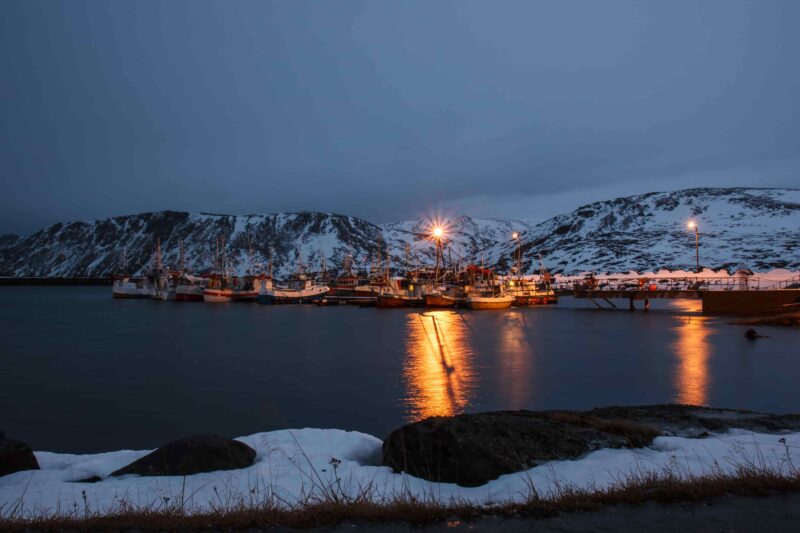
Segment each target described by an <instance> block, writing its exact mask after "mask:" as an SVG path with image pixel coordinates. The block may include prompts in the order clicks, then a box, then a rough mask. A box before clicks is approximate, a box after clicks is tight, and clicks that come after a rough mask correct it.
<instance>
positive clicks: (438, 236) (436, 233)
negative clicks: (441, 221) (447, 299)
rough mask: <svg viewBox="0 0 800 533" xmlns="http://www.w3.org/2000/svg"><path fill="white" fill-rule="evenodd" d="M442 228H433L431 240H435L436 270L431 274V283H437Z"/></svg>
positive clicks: (442, 235)
mask: <svg viewBox="0 0 800 533" xmlns="http://www.w3.org/2000/svg"><path fill="white" fill-rule="evenodd" d="M443 237H444V229H443V228H442V227H441V226H436V227H434V228H433V240H434V241H435V242H436V272H435V273H434V275H433V283H434V284H436V283H439V261H440V257H441V253H442V238H443Z"/></svg>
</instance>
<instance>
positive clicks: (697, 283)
mask: <svg viewBox="0 0 800 533" xmlns="http://www.w3.org/2000/svg"><path fill="white" fill-rule="evenodd" d="M558 292H559V294H560V295H564V296H566V295H570V296H574V297H575V298H582V299H588V300H590V301H591V302H592V303H594V305H596V306H597V307H598V308H601V309H603V308H617V307H618V306H617V305H616V304H615V303H614V302H613V300H620V299H625V300H628V309H629V310H631V311H634V310H636V309H637V306H636V304H635V302H636V301H637V300H638V301H641V302H643V305H642V306H641V307H642V309H643V310H644V311H647V310H648V309H649V308H650V300H654V299H665V298H667V299H689V300H701V301H702V304H703V312H704V313H719V314H766V313H785V312H789V311H790V310H791V309H793V308H795V307H796V304H798V303H800V276H795V277H793V278H789V279H786V280H782V281H778V282H774V281H769V282H766V281H764V280H759V279H758V278H749V277H744V276H741V277H734V278H729V279H725V278H700V277H697V278H695V277H691V278H685V277H684V278H658V279H648V278H636V279H631V278H624V279H604V280H598V279H594V278H589V279H586V280H584V281H582V282H573V284H572V286H571V287H568V286H565V285H564V284H562V285H561V286H560V287H559V291H558ZM601 302H602V303H601Z"/></svg>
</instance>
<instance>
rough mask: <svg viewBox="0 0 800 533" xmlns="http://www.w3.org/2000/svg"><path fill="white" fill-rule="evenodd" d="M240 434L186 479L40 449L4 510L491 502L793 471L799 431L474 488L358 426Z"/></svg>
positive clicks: (586, 461)
mask: <svg viewBox="0 0 800 533" xmlns="http://www.w3.org/2000/svg"><path fill="white" fill-rule="evenodd" d="M781 439H784V442H781ZM238 440H240V441H242V442H244V443H246V444H248V445H250V446H251V447H253V448H254V449H255V450H256V452H257V456H256V461H255V463H254V464H253V465H252V466H251V467H249V468H246V469H242V470H233V471H225V472H211V473H206V474H196V475H193V476H187V477H186V478H183V477H139V476H125V477H121V478H106V479H103V481H100V482H98V483H77V481H79V480H82V479H86V478H88V477H91V476H99V477H105V476H108V474H110V473H111V472H113V471H114V470H116V469H118V468H120V467H122V466H125V465H126V464H128V463H130V462H131V461H133V460H135V459H138V458H139V457H141V456H143V455H145V454H146V453H148V452H147V451H129V450H125V451H118V452H110V453H100V454H90V455H71V454H58V453H49V452H36V457H37V459H38V460H39V463H40V465H41V468H42V470H39V471H26V472H17V473H15V474H11V475H8V476H5V477H2V478H0V511H5V512H8V510H9V509H10V508H11V507H13V506H15V505H17V503H18V502H21V505H22V506H23V514H24V515H25V516H32V515H36V514H41V513H45V512H51V513H52V512H64V513H65V512H72V511H75V510H78V511H79V512H83V511H84V509H86V508H88V509H89V510H91V511H99V512H106V511H109V510H112V509H114V508H116V507H118V506H119V505H120V503H121V502H125V503H126V504H128V505H133V506H155V507H159V506H162V505H174V504H175V503H176V502H183V504H184V505H185V506H186V508H187V509H189V510H192V511H201V510H204V509H209V508H211V507H213V506H221V505H231V504H234V503H238V502H242V501H243V502H245V503H247V502H250V503H257V502H263V501H264V500H265V499H271V500H272V501H273V502H276V503H278V502H280V503H282V504H288V505H292V504H296V503H302V502H308V501H313V500H314V499H315V498H324V497H325V494H326V492H327V493H336V494H338V495H340V496H341V495H346V496H356V495H358V494H360V493H363V492H366V493H368V494H369V495H370V497H371V498H373V499H375V500H385V499H391V498H392V497H394V496H399V495H403V494H413V495H416V496H419V497H425V498H432V499H436V500H438V501H440V502H443V503H447V502H448V501H451V500H455V499H459V500H468V501H470V502H473V503H476V504H481V505H492V504H498V503H503V502H508V501H514V500H521V499H523V498H524V497H525V495H526V494H528V493H529V487H530V486H531V484H533V486H534V487H535V488H536V490H537V491H538V492H539V493H540V494H548V493H551V492H553V491H556V490H557V489H558V487H563V486H565V485H566V486H569V485H572V486H575V487H581V488H590V489H591V488H598V489H600V488H604V487H608V486H610V485H613V484H615V483H616V482H618V481H619V480H620V479H625V478H626V477H628V476H629V475H631V474H636V473H642V472H644V471H663V470H666V469H669V470H670V471H672V472H676V473H678V474H680V475H685V476H690V475H701V474H704V473H710V472H715V471H719V470H722V471H725V472H734V471H735V469H736V467H737V465H743V466H746V465H755V466H759V467H769V468H773V469H775V470H779V471H782V472H784V473H786V474H789V473H792V472H796V471H795V470H794V467H793V466H792V463H793V464H795V465H800V433H791V434H784V435H767V434H758V433H750V432H745V431H731V432H730V433H725V434H718V435H712V436H711V437H708V438H705V439H688V438H681V437H658V438H656V439H655V440H654V442H653V444H652V445H651V446H650V447H648V448H643V449H634V450H611V449H602V450H598V451H595V452H592V453H590V454H587V455H586V456H584V457H582V458H580V459H578V460H572V461H552V462H550V463H546V464H544V465H541V466H538V467H536V468H532V469H530V470H528V471H526V472H522V473H517V474H509V475H505V476H501V477H500V478H498V479H496V480H493V481H491V482H489V483H487V484H486V485H483V486H480V487H470V488H465V487H459V486H457V485H454V484H447V483H431V482H428V481H424V480H421V479H418V478H414V477H411V476H409V475H406V474H402V473H400V474H398V473H393V472H392V471H391V470H390V469H389V468H387V467H382V466H377V465H378V464H379V461H380V451H381V444H382V443H381V441H380V440H379V439H377V438H375V437H373V436H370V435H366V434H363V433H357V432H348V431H342V430H337V429H300V430H283V431H273V432H269V433H257V434H255V435H250V436H247V437H240V438H239V439H238ZM333 459H337V460H338V461H341V462H340V463H338V464H337V463H336V461H332V460H333ZM334 465H335V466H334ZM337 479H338V481H337Z"/></svg>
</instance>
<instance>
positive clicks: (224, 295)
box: [203, 274, 233, 303]
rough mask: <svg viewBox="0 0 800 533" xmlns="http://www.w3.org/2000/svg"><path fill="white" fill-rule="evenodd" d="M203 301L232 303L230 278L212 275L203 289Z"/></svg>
mask: <svg viewBox="0 0 800 533" xmlns="http://www.w3.org/2000/svg"><path fill="white" fill-rule="evenodd" d="M203 301H204V302H208V303H226V302H232V301H233V287H232V286H231V278H230V277H229V276H223V275H220V274H212V275H211V277H209V278H208V285H207V286H206V287H205V288H204V289H203Z"/></svg>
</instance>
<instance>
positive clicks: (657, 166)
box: [0, 0, 800, 233]
mask: <svg viewBox="0 0 800 533" xmlns="http://www.w3.org/2000/svg"><path fill="white" fill-rule="evenodd" d="M798 23H800V2H797V1H791V0H789V1H786V2H779V1H753V2H737V1H732V0H720V1H711V0H705V1H702V2H686V1H670V2H641V1H640V0H635V1H630V2H627V1H603V2H599V1H586V2H578V1H555V0H554V1H552V2H535V1H522V2H509V1H502V2H490V1H484V2H465V1H453V2H446V1H436V2H430V1H415V2H388V1H387V2H384V1H369V2H355V1H346V0H345V1H325V2H322V1H320V2H302V1H297V0H293V1H283V2H266V1H256V2H245V1H227V2H223V1H219V2H205V1H199V0H193V1H186V2H180V1H177V0H170V1H160V2H156V1H147V0H144V1H136V2H133V1H131V2H121V1H120V2H102V1H88V2H82V1H79V0H71V1H64V2H60V3H59V2H55V1H45V2H38V1H34V0H20V1H13V0H3V1H2V2H0V52H1V53H0V69H2V77H1V78H0V98H1V100H0V136H2V138H1V139H0V141H1V142H0V172H2V174H1V176H2V178H0V179H2V183H1V184H2V194H1V195H0V233H2V232H29V231H32V230H34V229H37V228H38V227H40V226H43V225H45V224H50V223H53V222H56V221H59V220H67V219H92V218H98V217H105V216H111V215H116V214H123V213H131V212H139V211H146V210H159V209H185V210H197V211H207V212H223V213H261V212H274V211H287V210H303V209H308V210H321V211H336V212H343V213H347V214H352V215H356V216H361V217H364V218H367V219H369V220H372V221H374V222H385V221H391V220H398V219H404V218H412V217H418V216H423V215H426V214H428V213H430V212H432V211H437V210H438V211H440V212H445V213H453V214H455V213H461V212H466V213H467V214H473V215H478V216H499V217H511V216H513V217H524V218H534V219H539V218H544V217H547V216H550V215H553V214H557V213H558V212H561V211H568V210H571V209H572V208H574V207H576V206H577V205H578V204H579V203H585V202H588V201H593V200H601V199H606V198H609V197H613V196H620V195H628V194H635V193H640V192H647V191H650V190H669V189H676V188H681V187H688V186H705V185H710V186H732V185H748V186H750V185H752V186H764V187H766V186H798V184H800V179H798V169H800V106H799V105H798V104H799V103H800V68H798V61H799V60H798V53H800V32H798V31H797V26H798Z"/></svg>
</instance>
